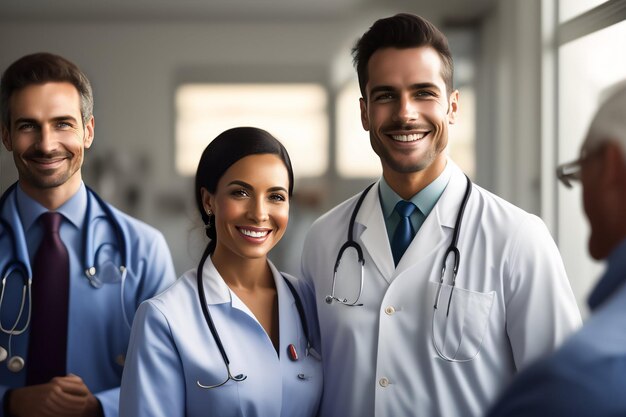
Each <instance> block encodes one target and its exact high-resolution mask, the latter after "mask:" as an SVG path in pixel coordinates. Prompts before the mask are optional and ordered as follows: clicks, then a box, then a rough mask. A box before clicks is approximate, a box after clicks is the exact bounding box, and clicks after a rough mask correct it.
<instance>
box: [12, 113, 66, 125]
mask: <svg viewBox="0 0 626 417" xmlns="http://www.w3.org/2000/svg"><path fill="white" fill-rule="evenodd" d="M50 120H52V121H53V122H62V121H67V120H69V121H72V122H74V123H77V122H78V121H77V120H76V118H74V117H73V116H70V115H66V116H56V117H53V118H52V119H50ZM18 123H33V124H40V121H39V120H37V119H33V118H31V117H18V118H17V119H15V121H14V122H13V124H14V125H17V124H18Z"/></svg>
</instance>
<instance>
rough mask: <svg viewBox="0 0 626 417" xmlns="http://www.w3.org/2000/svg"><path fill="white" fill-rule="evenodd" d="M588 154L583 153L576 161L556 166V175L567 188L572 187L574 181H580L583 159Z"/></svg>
mask: <svg viewBox="0 0 626 417" xmlns="http://www.w3.org/2000/svg"><path fill="white" fill-rule="evenodd" d="M586 157H587V155H582V156H581V157H580V158H578V159H577V160H575V161H572V162H568V163H566V164H561V165H559V166H558V167H557V168H556V177H557V178H558V179H559V181H561V182H562V183H563V185H565V186H566V187H567V188H572V186H573V184H574V182H578V181H580V172H581V166H582V163H583V161H584V160H585V158H586Z"/></svg>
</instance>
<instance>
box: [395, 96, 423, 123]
mask: <svg viewBox="0 0 626 417" xmlns="http://www.w3.org/2000/svg"><path fill="white" fill-rule="evenodd" d="M418 118H419V111H418V106H417V103H416V102H415V100H413V99H412V97H411V96H410V95H407V94H402V95H401V96H400V98H399V99H398V101H397V105H396V109H395V112H394V119H395V121H397V122H410V121H414V120H417V119H418Z"/></svg>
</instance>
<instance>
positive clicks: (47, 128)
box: [2, 82, 94, 208]
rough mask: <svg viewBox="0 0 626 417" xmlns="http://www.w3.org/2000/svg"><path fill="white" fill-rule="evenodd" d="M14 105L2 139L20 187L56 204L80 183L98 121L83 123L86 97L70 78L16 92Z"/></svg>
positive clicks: (49, 202) (62, 200)
mask: <svg viewBox="0 0 626 417" xmlns="http://www.w3.org/2000/svg"><path fill="white" fill-rule="evenodd" d="M10 108H11V111H10V115H11V120H10V122H9V123H10V125H9V126H3V128H2V141H3V143H4V145H5V147H6V148H7V150H8V151H10V152H13V159H14V161H15V166H16V167H17V171H18V173H19V183H20V187H22V189H23V190H24V191H25V192H26V193H27V194H28V195H30V196H31V197H32V198H34V199H36V200H37V201H39V202H40V203H41V204H43V205H45V206H46V207H49V208H56V207H58V205H60V204H62V203H63V202H65V201H67V199H68V198H69V197H70V196H72V195H73V194H74V193H75V192H76V190H78V188H79V187H80V184H81V181H82V177H81V166H82V164H83V160H84V156H85V149H87V148H89V147H90V146H91V143H92V141H93V135H94V133H93V132H94V119H93V117H91V118H90V119H89V121H88V122H87V123H86V125H83V121H82V116H81V108H80V95H79V93H78V90H77V89H76V87H74V86H73V85H72V84H70V83H67V82H49V83H44V84H32V85H29V86H27V87H24V88H22V89H21V90H19V91H17V92H15V93H13V95H12V96H11V99H10ZM53 196H56V197H53ZM53 202H56V204H55V203H53ZM59 203H60V204H59ZM50 204H52V205H50ZM55 206H56V207H55Z"/></svg>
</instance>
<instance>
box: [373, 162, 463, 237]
mask: <svg viewBox="0 0 626 417" xmlns="http://www.w3.org/2000/svg"><path fill="white" fill-rule="evenodd" d="M450 175H451V173H450V169H449V167H448V164H446V167H445V168H444V170H443V171H442V172H441V174H439V176H438V177H437V178H436V179H435V180H434V181H433V182H431V183H430V184H428V185H427V186H426V187H424V188H423V189H422V190H421V191H420V192H419V193H417V194H415V195H414V196H413V197H411V199H410V200H408V201H411V202H412V203H413V204H415V206H416V207H417V208H418V209H419V210H415V211H414V212H413V214H411V216H410V217H409V220H410V221H411V226H413V231H414V232H415V234H417V232H418V231H419V230H420V227H422V224H423V223H424V220H426V217H428V215H429V214H430V212H431V211H432V209H433V207H435V204H437V201H439V197H441V194H443V192H444V191H445V189H446V186H447V185H448V182H449V181H450ZM379 184H380V185H379V187H378V191H379V193H380V205H381V208H382V210H383V216H384V217H385V226H386V228H387V236H388V237H389V242H391V241H392V238H393V234H394V232H395V231H396V227H398V223H400V215H399V214H398V213H397V212H396V211H395V210H394V208H395V207H396V204H397V203H398V201H400V200H403V198H402V197H400V196H399V195H398V194H397V193H396V192H395V191H394V190H392V189H391V187H390V186H389V184H387V181H385V177H381V179H380V183H379Z"/></svg>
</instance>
